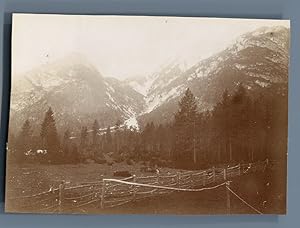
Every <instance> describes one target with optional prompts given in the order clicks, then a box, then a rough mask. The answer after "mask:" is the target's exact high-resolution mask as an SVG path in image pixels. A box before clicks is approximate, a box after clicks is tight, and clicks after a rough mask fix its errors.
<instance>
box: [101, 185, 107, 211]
mask: <svg viewBox="0 0 300 228" xmlns="http://www.w3.org/2000/svg"><path fill="white" fill-rule="evenodd" d="M105 191H106V181H105V180H104V179H103V185H102V192H101V201H100V203H101V209H104V197H105Z"/></svg>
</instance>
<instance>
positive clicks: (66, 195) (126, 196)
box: [8, 161, 269, 213]
mask: <svg viewBox="0 0 300 228" xmlns="http://www.w3.org/2000/svg"><path fill="white" fill-rule="evenodd" d="M268 164H269V162H268V161H264V162H256V163H247V164H238V165H235V166H231V167H225V168H220V167H212V168H210V169H207V170H201V171H186V172H178V173H176V174H171V175H159V174H157V175H152V176H135V175H133V176H131V177H127V178H124V179H103V180H102V181H97V182H89V183H83V184H81V185H77V186H68V184H66V183H63V182H62V183H61V184H60V185H59V187H58V188H56V189H50V190H49V191H45V192H41V193H37V194H33V195H28V196H19V197H12V198H8V199H9V200H10V202H11V201H13V202H14V205H22V206H21V209H30V208H31V209H32V210H33V211H39V212H45V213H52V212H56V211H58V212H64V211H69V210H75V209H78V208H82V207H85V206H87V205H91V204H95V205H96V206H100V207H101V208H102V209H104V208H110V207H116V206H120V205H123V204H126V203H129V202H132V201H137V200H141V199H145V198H148V197H153V196H156V195H161V194H169V193H172V192H174V191H188V192H197V191H198V192H199V191H203V190H210V189H214V188H217V187H220V186H223V185H225V183H226V182H227V181H228V180H230V179H232V178H233V177H236V176H241V175H245V174H248V173H251V172H259V171H264V170H265V169H266V166H267V165H268ZM212 184H215V185H214V186H212V187H211V185H212ZM208 185H210V187H208ZM18 207H20V206H18Z"/></svg>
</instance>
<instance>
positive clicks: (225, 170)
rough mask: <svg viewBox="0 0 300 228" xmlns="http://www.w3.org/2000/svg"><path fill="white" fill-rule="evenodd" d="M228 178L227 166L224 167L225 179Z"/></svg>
mask: <svg viewBox="0 0 300 228" xmlns="http://www.w3.org/2000/svg"><path fill="white" fill-rule="evenodd" d="M226 179H227V169H226V168H225V169H224V180H226Z"/></svg>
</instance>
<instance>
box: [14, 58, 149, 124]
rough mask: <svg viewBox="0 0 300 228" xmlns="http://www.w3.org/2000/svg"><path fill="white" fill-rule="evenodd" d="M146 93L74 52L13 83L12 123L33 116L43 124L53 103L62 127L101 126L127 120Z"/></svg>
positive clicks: (138, 106) (32, 120)
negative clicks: (98, 124)
mask: <svg viewBox="0 0 300 228" xmlns="http://www.w3.org/2000/svg"><path fill="white" fill-rule="evenodd" d="M143 105H144V101H143V96H142V95H140V94H139V93H137V92H136V91H134V90H133V89H131V88H130V87H129V86H127V85H124V84H123V83H121V82H120V81H118V80H117V79H112V78H104V77H102V75H101V74H100V73H99V72H98V71H97V70H96V69H95V68H94V67H93V66H92V65H90V64H89V63H88V62H87V61H86V60H85V59H84V58H83V57H81V56H78V55H71V56H68V57H66V58H64V59H62V60H59V61H57V62H55V63H51V64H47V65H44V66H41V67H39V68H37V69H34V70H32V71H30V72H28V73H26V74H25V75H22V76H16V78H15V79H14V80H13V83H12V96H11V113H10V127H11V128H12V129H19V128H20V126H21V124H22V123H23V122H24V121H25V120H26V119H27V118H29V120H31V122H32V123H33V124H40V123H41V122H42V120H43V115H44V113H45V111H46V110H47V109H48V107H49V106H51V107H52V109H53V110H54V112H55V119H56V121H57V125H58V128H60V127H61V128H62V127H66V126H69V127H71V128H80V127H81V126H82V125H88V126H89V125H91V124H92V122H93V121H94V119H98V121H99V122H100V125H101V126H108V125H111V124H114V123H115V122H116V120H117V119H120V120H126V119H128V118H130V117H132V116H133V115H135V113H139V112H140V111H141V110H142V109H143Z"/></svg>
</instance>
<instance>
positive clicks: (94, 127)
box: [92, 120, 100, 146]
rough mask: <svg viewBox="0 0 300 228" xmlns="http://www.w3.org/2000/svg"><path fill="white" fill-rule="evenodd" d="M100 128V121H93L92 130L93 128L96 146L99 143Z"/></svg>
mask: <svg viewBox="0 0 300 228" xmlns="http://www.w3.org/2000/svg"><path fill="white" fill-rule="evenodd" d="M99 128H100V126H99V123H98V121H97V120H95V121H94V123H93V127H92V130H93V145H94V146H95V145H97V144H98V140H97V138H98V137H97V133H98V131H99Z"/></svg>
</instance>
